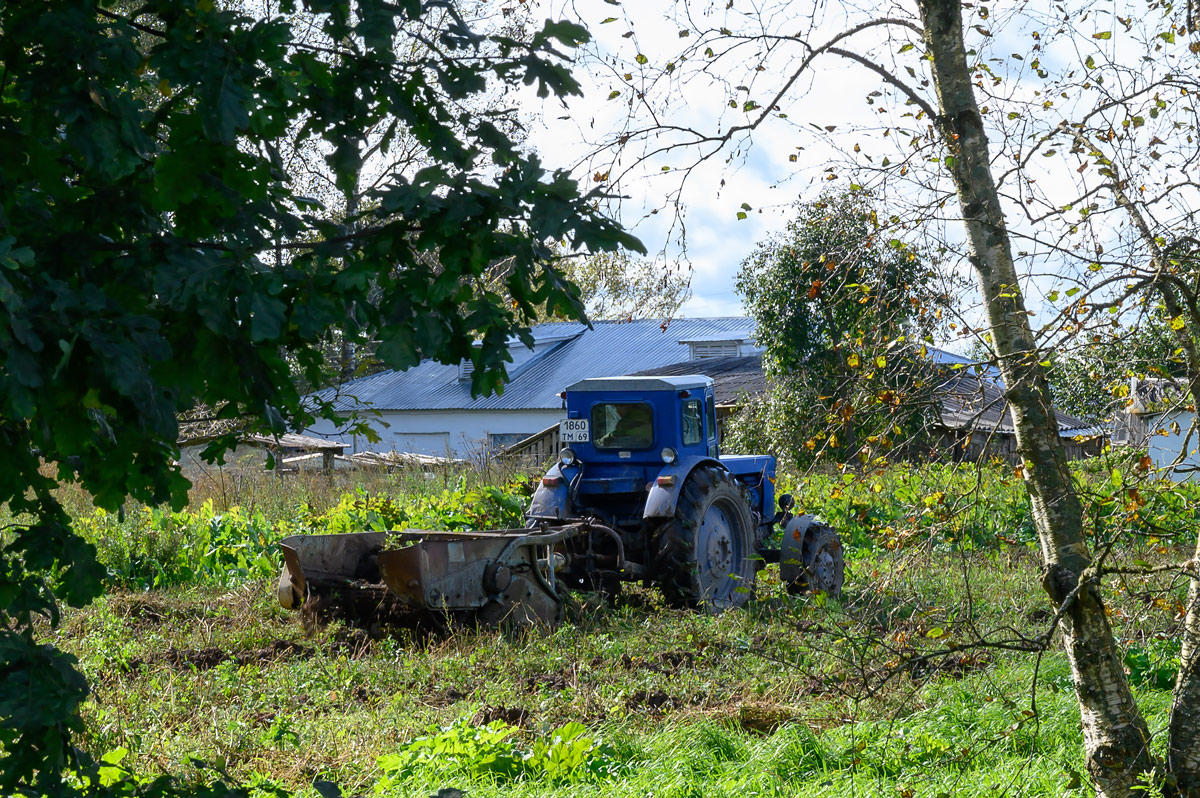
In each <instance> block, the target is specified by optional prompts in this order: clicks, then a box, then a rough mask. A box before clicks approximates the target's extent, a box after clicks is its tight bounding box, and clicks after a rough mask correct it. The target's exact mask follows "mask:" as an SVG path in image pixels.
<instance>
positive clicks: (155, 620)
mask: <svg viewBox="0 0 1200 798" xmlns="http://www.w3.org/2000/svg"><path fill="white" fill-rule="evenodd" d="M110 606H111V607H112V610H113V614H114V615H116V616H117V617H119V618H121V619H122V620H124V621H125V622H126V623H127V624H129V625H130V626H132V627H134V628H135V629H138V628H145V627H148V626H161V625H163V624H165V623H168V622H171V621H175V620H179V621H198V620H200V619H203V618H207V617H209V616H210V615H211V614H212V613H211V612H210V611H209V610H208V609H207V608H206V607H198V606H194V605H193V606H186V605H185V606H180V605H178V604H171V603H168V602H166V601H163V600H160V599H158V598H156V597H154V596H152V595H145V594H138V595H118V596H114V597H113V598H112V599H110Z"/></svg>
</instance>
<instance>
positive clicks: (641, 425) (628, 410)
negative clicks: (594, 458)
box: [592, 402, 654, 449]
mask: <svg viewBox="0 0 1200 798" xmlns="http://www.w3.org/2000/svg"><path fill="white" fill-rule="evenodd" d="M653 419H654V414H653V412H652V411H651V409H650V405H648V404H646V403H645V402H604V403H602V404H598V405H593V406H592V439H593V441H594V444H593V445H594V446H595V447H596V448H597V449H648V448H649V447H650V446H652V445H654V420H653Z"/></svg>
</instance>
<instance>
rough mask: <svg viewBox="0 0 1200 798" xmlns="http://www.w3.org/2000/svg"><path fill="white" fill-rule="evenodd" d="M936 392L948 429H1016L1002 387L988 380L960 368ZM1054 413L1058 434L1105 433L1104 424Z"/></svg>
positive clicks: (1057, 411) (1064, 436)
mask: <svg viewBox="0 0 1200 798" xmlns="http://www.w3.org/2000/svg"><path fill="white" fill-rule="evenodd" d="M938 394H939V395H940V397H941V402H942V413H941V415H942V424H944V425H945V426H947V427H949V428H950V429H974V430H983V431H995V432H998V433H1001V434H1007V435H1011V434H1013V433H1014V432H1015V431H1016V428H1015V426H1014V424H1013V417H1012V409H1011V408H1010V407H1009V405H1008V399H1006V398H1005V396H1004V388H1003V387H1001V386H1000V385H997V384H996V383H994V382H992V381H990V380H986V379H980V378H979V377H978V376H976V375H974V374H963V373H961V372H960V373H958V374H956V375H955V376H953V377H951V378H950V379H949V380H947V381H946V382H945V383H943V384H942V385H941V387H939V388H938ZM1054 417H1055V419H1057V421H1058V434H1059V436H1060V437H1063V438H1073V437H1076V436H1084V437H1094V436H1096V435H1103V434H1105V430H1104V428H1103V427H1097V426H1096V425H1093V424H1088V423H1087V422H1086V421H1084V420H1082V419H1079V418H1076V417H1075V416H1072V415H1070V414H1068V413H1064V412H1062V411H1061V410H1055V411H1054Z"/></svg>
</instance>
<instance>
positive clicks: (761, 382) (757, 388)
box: [637, 353, 767, 405]
mask: <svg viewBox="0 0 1200 798" xmlns="http://www.w3.org/2000/svg"><path fill="white" fill-rule="evenodd" d="M637 374H638V376H641V375H646V376H669V375H685V374H702V375H704V376H706V377H711V378H712V381H713V394H714V397H713V398H714V399H715V400H716V403H717V404H719V405H734V404H737V403H738V401H739V400H740V397H742V396H743V395H746V394H749V395H752V396H753V395H757V394H760V393H763V392H764V391H765V390H766V389H767V378H766V375H764V374H763V367H762V354H761V353H759V354H754V355H743V356H742V357H714V358H708V359H705V360H687V361H684V362H682V363H671V364H668V365H666V366H658V367H656V368H651V369H646V370H645V371H639V372H638V373H637Z"/></svg>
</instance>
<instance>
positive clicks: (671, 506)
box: [642, 454, 729, 518]
mask: <svg viewBox="0 0 1200 798" xmlns="http://www.w3.org/2000/svg"><path fill="white" fill-rule="evenodd" d="M701 467H711V468H719V469H720V470H722V471H728V470H729V469H728V468H727V467H726V466H725V464H724V463H722V462H721V461H720V460H717V459H716V458H714V457H705V456H704V455H699V454H693V455H688V456H687V457H681V458H679V459H678V460H676V461H675V462H674V463H672V464H671V465H669V466H666V467H665V468H663V470H662V471H659V472H658V479H655V480H654V481H653V482H651V483H650V490H649V492H648V493H647V494H646V509H645V511H643V512H642V517H643V518H674V517H675V504H676V502H678V501H679V494H680V492H681V491H682V490H683V485H684V483H685V482H687V481H688V477H690V476H691V474H692V472H693V471H695V470H696V469H697V468H701ZM662 477H674V478H675V479H674V480H673V483H674V484H671V485H663V484H662V483H661V482H660V481H659V479H661V478H662Z"/></svg>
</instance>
